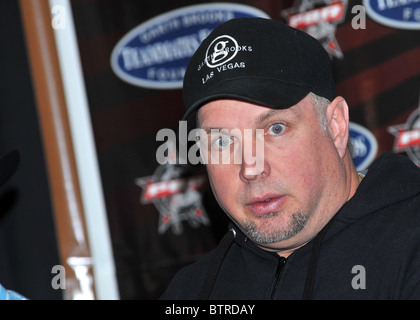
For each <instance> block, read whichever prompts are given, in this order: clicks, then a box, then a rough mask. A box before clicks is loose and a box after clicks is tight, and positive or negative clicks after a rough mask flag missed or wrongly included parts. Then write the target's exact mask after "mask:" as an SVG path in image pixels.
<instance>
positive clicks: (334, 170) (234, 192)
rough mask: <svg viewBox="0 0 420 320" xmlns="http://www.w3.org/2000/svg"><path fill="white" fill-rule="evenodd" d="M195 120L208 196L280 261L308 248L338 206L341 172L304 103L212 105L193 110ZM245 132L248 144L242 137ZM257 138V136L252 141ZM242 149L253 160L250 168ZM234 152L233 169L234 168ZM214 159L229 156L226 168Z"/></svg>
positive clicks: (339, 160)
mask: <svg viewBox="0 0 420 320" xmlns="http://www.w3.org/2000/svg"><path fill="white" fill-rule="evenodd" d="M198 117H199V118H198V119H199V124H200V127H201V128H202V129H204V130H205V131H206V132H207V133H208V135H207V137H205V141H201V148H202V149H203V152H204V153H205V157H207V162H206V163H207V170H208V174H209V178H210V182H211V186H212V189H213V192H214V194H215V196H216V198H217V200H218V202H219V204H220V205H221V207H222V208H223V209H224V210H225V212H226V213H227V214H228V215H229V216H230V217H231V219H232V220H234V221H235V223H236V224H237V225H238V226H239V227H240V228H241V230H242V231H243V232H244V233H245V234H246V235H247V237H248V238H249V239H251V240H252V241H254V242H255V243H256V244H257V245H259V246H260V247H263V248H265V249H267V250H272V251H283V252H284V255H287V251H288V250H290V251H291V252H292V251H293V250H294V249H296V248H298V247H300V246H302V245H304V244H305V243H307V242H308V241H310V240H311V239H312V238H313V237H314V236H315V235H316V234H317V233H318V232H319V231H320V230H321V229H322V227H324V226H325V224H326V223H327V222H328V221H329V219H331V217H332V215H333V214H335V212H336V211H337V210H338V209H339V208H340V207H341V205H342V203H343V200H342V199H343V197H344V196H343V193H344V191H343V186H342V185H343V184H344V183H343V181H344V179H345V168H344V165H343V162H342V158H341V157H340V155H339V153H338V152H337V149H336V146H335V144H334V139H333V138H332V137H330V135H329V134H328V133H326V132H325V131H324V130H323V129H322V128H321V126H320V124H319V120H318V117H317V114H316V111H315V110H314V107H313V106H312V100H311V99H310V98H309V97H306V98H304V99H303V100H302V101H300V102H299V103H298V104H296V105H294V106H292V107H290V108H288V109H284V110H275V109H270V108H266V107H261V106H257V105H254V104H250V103H246V102H241V101H236V100H216V101H212V102H210V103H208V104H206V105H204V106H203V107H201V108H200V110H199V114H198ZM216 129H217V130H216ZM246 129H248V130H246ZM257 129H260V130H257ZM211 130H213V132H217V134H210V132H211ZM250 130H252V132H253V133H254V134H253V139H251V140H252V141H249V140H250V137H249V136H246V135H245V134H244V133H245V131H248V132H249V131H250ZM257 131H258V132H260V133H261V132H262V134H261V135H260V136H259V137H257V138H256V136H258V134H255V133H256V132H257ZM241 134H242V136H240V135H241ZM261 136H262V137H263V141H262V139H261ZM261 143H263V149H262V151H263V152H261V149H259V148H261ZM246 144H248V148H246V146H245V145H246ZM258 144H260V145H258ZM250 145H251V148H250V147H249V146H250ZM246 150H248V151H246ZM249 150H251V152H252V153H253V156H254V157H255V156H256V157H260V159H256V158H254V160H255V161H254V163H251V164H250V163H249V159H250V154H249V153H250V151H249ZM256 150H257V154H255V152H256ZM258 150H259V151H258ZM209 152H210V153H211V155H210V153H209ZM238 153H239V154H240V155H241V156H242V161H240V163H238V161H234V159H237V157H238ZM214 154H219V155H220V158H222V157H223V156H226V155H228V154H230V159H231V161H230V162H229V163H226V161H224V162H222V161H219V163H215V161H212V159H211V156H213V157H214ZM247 156H248V158H247ZM235 157H236V158H235ZM261 157H262V159H261ZM213 159H214V158H213ZM246 159H248V163H247V162H246V161H245V160H246ZM258 160H260V164H261V165H257V162H258Z"/></svg>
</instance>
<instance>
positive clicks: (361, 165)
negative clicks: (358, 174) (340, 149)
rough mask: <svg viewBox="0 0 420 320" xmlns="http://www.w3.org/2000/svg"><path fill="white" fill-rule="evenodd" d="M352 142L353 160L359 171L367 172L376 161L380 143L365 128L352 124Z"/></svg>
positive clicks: (350, 133)
mask: <svg viewBox="0 0 420 320" xmlns="http://www.w3.org/2000/svg"><path fill="white" fill-rule="evenodd" d="M349 135H350V140H351V142H352V144H353V152H352V158H353V163H354V166H355V167H356V169H357V170H359V171H360V170H365V169H367V168H368V167H369V165H370V164H371V163H372V161H373V160H374V159H375V157H376V154H377V152H378V142H377V141H376V138H375V136H374V135H373V134H372V133H371V132H370V131H369V130H368V129H366V128H365V127H362V126H361V125H359V124H356V123H353V122H350V129H349Z"/></svg>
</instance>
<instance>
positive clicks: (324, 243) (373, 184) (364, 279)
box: [162, 153, 420, 300]
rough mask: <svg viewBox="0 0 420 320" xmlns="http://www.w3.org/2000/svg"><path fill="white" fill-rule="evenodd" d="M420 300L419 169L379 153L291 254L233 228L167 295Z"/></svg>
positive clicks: (184, 271)
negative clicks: (333, 212) (339, 205)
mask: <svg viewBox="0 0 420 320" xmlns="http://www.w3.org/2000/svg"><path fill="white" fill-rule="evenodd" d="M200 298H204V299H207V298H208V299H221V300H222V299H302V298H303V299H420V169H419V168H418V167H416V166H415V165H414V164H413V163H412V162H411V161H410V160H409V159H407V158H406V157H405V156H400V155H396V154H392V153H386V154H383V155H381V156H380V157H379V158H378V159H377V160H376V161H375V162H374V163H372V165H371V166H370V168H369V171H368V173H367V175H366V177H365V178H364V179H363V180H362V182H361V183H360V185H359V187H358V189H357V191H356V193H355V195H354V196H353V197H352V198H351V199H350V200H349V201H348V202H347V203H345V204H344V206H343V207H342V208H341V209H340V210H339V211H338V212H337V214H336V215H335V216H334V217H333V219H332V220H331V221H330V222H329V224H328V225H327V226H326V227H325V228H324V229H323V230H322V231H321V232H320V233H319V234H318V235H317V237H316V238H315V239H314V240H312V241H311V242H309V243H308V244H306V245H305V246H303V247H301V248H299V249H297V250H296V251H294V252H293V253H292V254H291V255H290V256H289V257H288V258H287V259H285V258H282V257H280V256H279V255H278V254H276V253H270V252H268V251H264V250H262V249H260V248H258V247H257V246H255V245H254V244H253V243H252V242H251V241H250V240H248V239H247V238H246V237H245V236H244V235H243V234H242V233H241V232H240V231H239V230H238V229H237V228H236V227H233V228H232V229H231V231H230V232H229V233H228V235H227V236H225V238H224V239H223V240H222V241H221V244H219V247H218V248H216V250H214V251H212V252H210V253H208V254H206V255H205V256H204V257H202V258H201V259H200V260H199V261H197V262H196V263H194V264H192V265H190V266H188V267H186V268H184V269H182V270H181V271H180V272H178V274H177V275H176V276H175V277H174V279H173V280H172V282H171V284H170V285H169V287H168V288H167V290H166V292H165V293H164V295H163V296H162V299H200Z"/></svg>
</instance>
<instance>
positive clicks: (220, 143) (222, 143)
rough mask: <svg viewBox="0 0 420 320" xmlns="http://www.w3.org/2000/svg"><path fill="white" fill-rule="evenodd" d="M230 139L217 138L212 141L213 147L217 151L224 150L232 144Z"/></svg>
mask: <svg viewBox="0 0 420 320" xmlns="http://www.w3.org/2000/svg"><path fill="white" fill-rule="evenodd" d="M232 142H233V141H232V139H231V138H230V137H219V138H217V139H216V140H215V141H214V146H215V147H216V148H218V149H225V148H227V147H228V146H230V145H231V144H232Z"/></svg>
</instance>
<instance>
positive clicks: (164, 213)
mask: <svg viewBox="0 0 420 320" xmlns="http://www.w3.org/2000/svg"><path fill="white" fill-rule="evenodd" d="M171 150H173V149H171ZM169 157H170V158H174V157H177V155H176V154H175V153H171V154H169ZM180 162H181V161H179V162H178V163H180ZM206 182H207V176H206V175H205V174H200V173H196V172H194V171H193V170H192V169H191V166H189V165H180V164H169V163H168V164H165V165H160V166H158V167H157V169H156V170H155V172H154V173H153V175H152V176H149V177H142V178H137V179H136V180H135V184H136V185H137V186H139V187H141V188H142V189H143V193H142V195H141V197H140V202H141V203H142V204H149V203H153V204H154V205H155V207H156V209H157V210H158V211H159V224H158V233H159V234H163V233H165V232H166V231H167V230H168V229H169V228H171V229H172V232H173V233H174V234H177V235H179V234H181V233H182V232H183V229H184V228H183V222H184V221H187V222H188V223H189V225H190V226H191V227H193V228H197V227H198V226H200V225H208V224H210V220H209V219H208V217H207V213H206V211H205V209H204V206H203V204H202V194H201V192H200V189H202V188H203V187H204V185H205V184H206Z"/></svg>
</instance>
